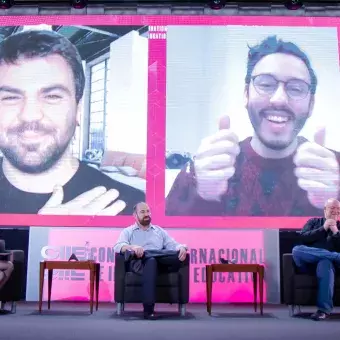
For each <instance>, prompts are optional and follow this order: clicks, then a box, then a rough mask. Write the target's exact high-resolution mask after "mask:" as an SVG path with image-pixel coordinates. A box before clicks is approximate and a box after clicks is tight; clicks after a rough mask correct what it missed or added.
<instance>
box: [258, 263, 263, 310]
mask: <svg viewBox="0 0 340 340" xmlns="http://www.w3.org/2000/svg"><path fill="white" fill-rule="evenodd" d="M259 279H260V287H259V288H260V312H261V315H263V281H264V267H263V266H260V267H259Z"/></svg>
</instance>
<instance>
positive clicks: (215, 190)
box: [194, 116, 240, 201]
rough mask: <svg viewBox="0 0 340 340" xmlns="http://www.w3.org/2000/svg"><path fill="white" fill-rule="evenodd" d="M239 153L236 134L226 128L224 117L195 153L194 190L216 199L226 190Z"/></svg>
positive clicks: (201, 194) (225, 118)
mask: <svg viewBox="0 0 340 340" xmlns="http://www.w3.org/2000/svg"><path fill="white" fill-rule="evenodd" d="M239 153H240V147H239V141H238V137H237V136H236V134H235V133H234V132H232V131H231V130H230V119H229V117H228V116H224V117H222V118H221V119H220V122H219V131H218V132H217V133H215V134H214V135H212V136H210V137H207V138H205V139H204V140H203V141H202V143H201V145H200V147H199V148H198V151H197V153H196V156H195V161H194V166H195V173H196V183H197V192H198V194H199V195H200V196H201V197H202V198H203V199H205V200H209V201H218V200H220V199H221V196H222V195H223V194H225V193H226V191H227V189H228V180H229V179H230V178H231V177H232V176H233V175H234V173H235V167H234V165H235V160H236V157H237V155H238V154H239Z"/></svg>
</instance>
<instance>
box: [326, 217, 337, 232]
mask: <svg viewBox="0 0 340 340" xmlns="http://www.w3.org/2000/svg"><path fill="white" fill-rule="evenodd" d="M332 226H336V221H335V220H333V219H331V218H328V219H327V220H326V221H325V223H324V224H323V227H324V228H325V230H328V229H331V227H332Z"/></svg>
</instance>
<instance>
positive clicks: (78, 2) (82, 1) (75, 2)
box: [0, 0, 87, 9]
mask: <svg viewBox="0 0 340 340" xmlns="http://www.w3.org/2000/svg"><path fill="white" fill-rule="evenodd" d="M0 1H1V0H0ZM86 6H87V0H72V7H73V8H76V9H82V8H85V7H86Z"/></svg>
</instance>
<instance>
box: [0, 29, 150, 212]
mask: <svg viewBox="0 0 340 340" xmlns="http://www.w3.org/2000/svg"><path fill="white" fill-rule="evenodd" d="M0 75H1V76H0V150H1V152H2V154H3V159H2V162H1V172H0V202H1V203H0V212H1V213H27V214H35V213H39V214H54V215H61V214H62V215H64V214H65V215H110V216H113V215H118V214H123V215H126V214H131V213H132V210H133V206H134V205H135V204H136V203H137V202H139V201H141V200H143V199H145V195H144V193H143V192H141V191H139V190H137V189H134V188H132V187H130V186H128V185H125V184H122V183H120V182H117V181H115V180H113V179H111V178H110V177H108V176H106V175H105V174H103V173H101V172H100V171H98V170H96V169H93V168H91V167H89V166H88V165H86V164H85V163H82V162H80V161H79V160H78V159H76V158H75V157H73V156H72V154H71V150H70V147H69V146H70V143H71V140H72V138H73V136H74V133H75V129H76V126H77V124H79V118H80V117H79V116H80V101H81V98H82V96H83V92H84V85H85V76H84V71H83V66H82V61H81V58H80V55H79V53H78V51H77V49H76V47H75V46H74V45H73V44H72V43H71V42H70V41H69V40H68V39H67V38H65V37H64V36H62V35H59V34H57V33H55V32H52V31H36V30H32V31H23V32H20V33H17V34H14V35H11V36H10V37H8V38H6V39H5V40H3V41H2V42H1V43H0Z"/></svg>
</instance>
